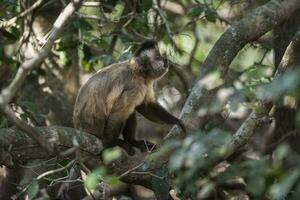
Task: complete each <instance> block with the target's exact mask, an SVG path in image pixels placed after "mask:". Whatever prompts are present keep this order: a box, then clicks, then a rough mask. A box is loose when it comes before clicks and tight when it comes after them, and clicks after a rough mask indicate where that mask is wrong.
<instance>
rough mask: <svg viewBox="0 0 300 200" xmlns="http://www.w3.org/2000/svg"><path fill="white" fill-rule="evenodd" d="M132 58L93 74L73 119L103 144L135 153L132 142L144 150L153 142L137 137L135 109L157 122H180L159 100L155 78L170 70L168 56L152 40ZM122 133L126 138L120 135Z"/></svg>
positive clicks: (77, 105)
mask: <svg viewBox="0 0 300 200" xmlns="http://www.w3.org/2000/svg"><path fill="white" fill-rule="evenodd" d="M137 52H138V53H137V54H135V57H134V58H133V59H131V60H130V61H126V62H123V63H119V64H113V65H110V66H108V67H105V68H104V69H101V70H99V71H98V72H97V73H96V74H94V75H93V76H92V77H91V78H90V79H89V80H88V81H87V83H86V84H84V85H83V86H82V87H81V88H80V90H79V93H78V96H77V99H76V103H75V108H74V113H73V121H74V125H75V128H78V129H81V130H83V131H85V132H88V133H92V134H94V135H96V136H97V137H98V138H100V139H101V140H102V142H103V145H104V147H113V146H116V145H118V146H121V147H123V148H124V149H125V150H126V151H127V153H128V154H130V155H132V154H134V150H133V148H132V146H135V147H138V148H139V149H141V150H142V151H145V150H147V148H146V147H148V146H151V145H152V144H151V143H149V142H147V141H141V140H140V141H138V140H136V139H135V130H136V115H135V111H138V112H140V113H141V114H142V115H144V116H145V117H147V118H148V119H150V120H152V121H154V122H163V123H167V124H178V125H179V126H181V127H182V128H183V129H184V127H183V124H182V122H181V120H180V119H177V118H176V117H174V116H172V115H171V114H170V113H169V112H168V111H166V110H165V109H164V108H163V107H161V106H160V105H159V104H158V103H157V102H156V101H155V96H154V90H153V81H154V80H156V79H159V78H160V77H161V76H163V75H164V74H165V73H166V72H167V71H168V68H167V65H166V62H165V60H164V59H163V58H162V57H161V56H160V54H159V51H158V49H157V48H156V46H155V44H154V43H153V42H146V43H144V44H142V45H141V48H140V49H139V50H138V51H137ZM121 133H122V134H123V138H124V140H121V139H119V136H120V134H121Z"/></svg>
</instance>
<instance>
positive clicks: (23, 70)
mask: <svg viewBox="0 0 300 200" xmlns="http://www.w3.org/2000/svg"><path fill="white" fill-rule="evenodd" d="M38 2H39V3H42V1H41V2H40V1H38ZM81 3H82V0H74V1H72V2H71V3H69V4H68V5H67V6H66V7H65V9H64V10H63V11H62V12H61V13H60V15H59V16H58V18H57V19H56V21H55V23H54V25H53V27H52V29H51V31H50V34H49V36H48V38H47V41H46V43H45V44H44V46H43V47H42V48H41V49H40V51H38V52H37V53H36V54H35V55H34V56H33V57H32V58H31V59H29V60H26V61H24V62H23V63H22V65H21V66H20V67H19V69H18V71H17V74H16V76H15V77H14V79H13V81H12V82H11V83H10V85H9V86H8V87H7V88H4V89H3V90H2V91H1V94H0V110H1V111H2V112H3V113H5V114H6V115H7V116H8V118H9V119H11V120H12V121H13V122H15V123H16V125H17V127H18V128H20V129H21V130H23V131H25V133H27V134H28V135H29V136H30V137H31V138H33V139H34V140H36V141H37V142H38V143H39V144H40V145H41V146H43V147H44V148H45V149H47V150H48V151H53V145H51V143H49V141H48V140H47V139H46V138H44V137H42V136H41V135H40V134H39V133H38V131H37V130H36V129H35V128H34V127H32V126H29V125H28V124H26V123H25V122H23V121H21V120H20V119H18V118H17V117H16V116H15V114H14V113H13V111H12V110H11V109H10V108H9V106H8V104H9V103H10V101H11V99H12V98H13V97H14V96H15V94H16V93H17V91H18V90H19V89H20V88H21V86H22V85H23V83H24V81H25V78H26V77H27V75H28V74H29V73H30V72H31V70H33V69H34V68H35V67H38V66H39V65H40V64H41V63H42V62H43V61H44V60H45V58H46V57H47V56H48V55H49V53H50V51H51V48H52V46H53V44H54V41H55V40H57V39H58V37H59V35H60V33H61V32H62V30H63V28H64V27H65V26H66V24H67V23H68V22H69V21H70V18H71V16H72V15H73V14H74V13H75V11H76V10H77V9H78V8H79V7H80V5H81ZM34 5H36V4H34Z"/></svg>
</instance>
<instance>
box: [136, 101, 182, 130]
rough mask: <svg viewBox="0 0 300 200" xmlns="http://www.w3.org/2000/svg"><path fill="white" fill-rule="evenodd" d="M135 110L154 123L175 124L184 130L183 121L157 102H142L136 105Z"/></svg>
mask: <svg viewBox="0 0 300 200" xmlns="http://www.w3.org/2000/svg"><path fill="white" fill-rule="evenodd" d="M136 110H137V111H138V112H139V113H141V114H142V115H143V116H144V117H146V118H147V119H149V120H151V121H153V122H156V123H166V124H177V125H178V126H180V127H181V128H182V130H183V131H184V132H186V129H185V126H184V124H183V122H182V121H181V120H180V119H178V118H177V117H174V116H173V115H172V114H170V113H169V112H168V111H166V110H165V109H164V108H163V107H162V106H161V105H159V104H158V103H157V102H150V103H147V104H145V103H143V104H141V105H139V106H138V107H136Z"/></svg>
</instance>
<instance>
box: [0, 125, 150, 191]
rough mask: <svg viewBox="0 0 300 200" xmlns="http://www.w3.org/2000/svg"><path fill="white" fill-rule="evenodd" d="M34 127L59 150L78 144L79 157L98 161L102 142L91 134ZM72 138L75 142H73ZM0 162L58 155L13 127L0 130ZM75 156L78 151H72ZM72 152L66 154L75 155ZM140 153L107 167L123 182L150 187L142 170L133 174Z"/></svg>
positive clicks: (148, 178)
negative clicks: (141, 172)
mask: <svg viewBox="0 0 300 200" xmlns="http://www.w3.org/2000/svg"><path fill="white" fill-rule="evenodd" d="M36 129H37V130H38V131H39V132H40V134H41V135H43V136H44V137H46V138H49V140H51V141H54V142H55V145H56V146H57V147H58V150H59V151H60V152H65V151H66V152H67V151H68V150H70V149H72V148H74V143H75V144H76V143H78V144H79V145H78V148H76V151H77V153H78V151H79V153H80V155H82V156H83V157H87V158H89V159H91V160H93V161H100V153H101V151H102V150H103V146H102V142H101V141H100V140H99V139H98V138H97V137H95V136H94V135H91V134H88V133H84V132H81V131H78V130H75V129H73V128H67V127H60V126H52V127H36ZM74 140H76V141H77V142H74ZM0 147H1V148H0V165H6V166H11V165H13V164H14V163H13V161H15V160H17V161H25V160H31V159H37V158H41V159H46V158H51V157H56V156H58V154H57V152H50V153H48V152H47V151H45V150H44V149H42V148H41V146H40V145H38V144H37V143H36V142H35V141H33V140H32V139H31V138H29V137H28V136H27V135H26V134H24V132H22V131H20V130H18V129H15V128H3V129H0ZM76 155H78V154H76ZM76 155H75V154H74V153H73V154H69V155H68V156H69V157H75V156H76ZM141 160H142V157H141V155H136V156H135V157H131V158H130V159H126V158H125V159H122V160H121V161H117V162H115V163H113V165H112V166H111V167H110V168H111V169H112V171H113V172H114V173H116V174H118V175H120V178H121V180H122V181H124V182H128V183H133V184H137V185H143V186H145V187H148V188H151V176H150V175H148V174H147V172H145V174H144V175H143V176H141V175H140V174H135V172H136V171H140V170H141V168H143V169H144V170H145V171H147V167H144V161H141Z"/></svg>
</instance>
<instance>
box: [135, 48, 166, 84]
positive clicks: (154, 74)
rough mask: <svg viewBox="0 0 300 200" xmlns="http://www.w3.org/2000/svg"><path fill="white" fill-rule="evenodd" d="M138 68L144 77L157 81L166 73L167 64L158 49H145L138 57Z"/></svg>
mask: <svg viewBox="0 0 300 200" xmlns="http://www.w3.org/2000/svg"><path fill="white" fill-rule="evenodd" d="M139 60H140V64H141V65H140V67H141V68H142V72H143V73H144V74H145V76H146V77H148V78H151V79H157V78H160V77H162V76H163V75H164V74H165V73H167V72H168V62H167V60H166V59H164V58H163V57H162V56H161V55H160V53H159V51H158V49H154V48H153V49H147V50H145V51H143V52H142V53H141V54H140V56H139Z"/></svg>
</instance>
